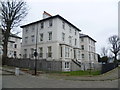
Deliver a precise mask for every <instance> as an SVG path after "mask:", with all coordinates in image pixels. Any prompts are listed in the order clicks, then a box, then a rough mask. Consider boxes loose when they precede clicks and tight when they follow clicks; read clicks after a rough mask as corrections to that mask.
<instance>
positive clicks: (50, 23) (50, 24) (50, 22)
mask: <svg viewBox="0 0 120 90" xmlns="http://www.w3.org/2000/svg"><path fill="white" fill-rule="evenodd" d="M52 25H53V23H52V19H51V20H49V26H50V27H51V26H52Z"/></svg>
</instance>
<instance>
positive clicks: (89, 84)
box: [2, 74, 118, 88]
mask: <svg viewBox="0 0 120 90" xmlns="http://www.w3.org/2000/svg"><path fill="white" fill-rule="evenodd" d="M2 80H3V88H118V80H117V79H116V80H107V81H73V80H64V79H56V78H48V77H46V76H45V75H41V76H32V75H28V74H25V75H20V76H15V75H3V77H2Z"/></svg>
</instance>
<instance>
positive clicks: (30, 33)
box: [21, 13, 82, 71]
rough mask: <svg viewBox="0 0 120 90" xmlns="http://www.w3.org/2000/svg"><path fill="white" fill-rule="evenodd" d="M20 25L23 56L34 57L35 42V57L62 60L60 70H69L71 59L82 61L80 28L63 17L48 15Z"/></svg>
mask: <svg viewBox="0 0 120 90" xmlns="http://www.w3.org/2000/svg"><path fill="white" fill-rule="evenodd" d="M44 14H45V13H44ZM44 14H43V15H44ZM43 17H44V16H43ZM21 27H22V28H23V31H22V38H23V39H22V49H21V50H22V52H21V54H22V57H23V58H35V57H34V56H33V53H34V51H35V49H36V42H37V52H38V56H37V58H38V59H46V60H48V61H49V60H56V61H62V71H70V70H71V65H72V64H71V63H72V62H73V60H74V62H76V61H78V62H82V59H81V49H80V48H81V47H80V43H79V42H80V41H79V40H80V38H79V32H80V31H81V30H80V29H78V28H77V27H76V26H74V25H73V24H71V23H70V22H68V21H67V20H66V19H64V18H63V17H61V16H59V15H56V16H49V17H48V18H44V19H42V20H40V21H37V22H33V23H30V24H27V25H23V26H21Z"/></svg>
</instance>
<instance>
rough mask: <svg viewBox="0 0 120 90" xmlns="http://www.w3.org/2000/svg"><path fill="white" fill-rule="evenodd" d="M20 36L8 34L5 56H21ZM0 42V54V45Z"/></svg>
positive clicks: (0, 51)
mask: <svg viewBox="0 0 120 90" xmlns="http://www.w3.org/2000/svg"><path fill="white" fill-rule="evenodd" d="M0 32H2V29H0ZM0 36H1V44H2V43H3V42H2V33H1V35H0ZM21 39H22V38H21V37H19V36H17V35H15V34H10V36H9V40H8V52H7V56H8V57H12V58H20V57H21ZM1 44H0V54H1V55H2V53H3V52H2V49H3V47H2V45H1Z"/></svg>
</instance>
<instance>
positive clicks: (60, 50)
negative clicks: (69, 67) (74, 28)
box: [60, 46, 62, 57]
mask: <svg viewBox="0 0 120 90" xmlns="http://www.w3.org/2000/svg"><path fill="white" fill-rule="evenodd" d="M60 55H61V57H62V46H61V47H60Z"/></svg>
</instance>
